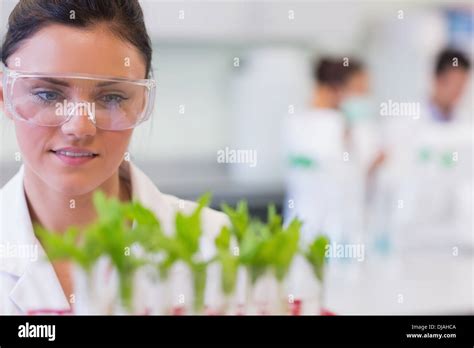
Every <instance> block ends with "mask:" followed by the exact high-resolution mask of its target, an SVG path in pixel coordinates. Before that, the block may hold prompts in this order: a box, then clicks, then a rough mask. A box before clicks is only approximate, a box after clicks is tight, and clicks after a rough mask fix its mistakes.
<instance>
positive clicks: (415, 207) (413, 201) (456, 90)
mask: <svg viewBox="0 0 474 348" xmlns="http://www.w3.org/2000/svg"><path fill="white" fill-rule="evenodd" d="M470 66H471V63H470V61H469V59H468V57H467V56H466V55H465V54H464V53H463V52H461V51H459V50H455V49H451V48H448V49H444V50H442V51H441V52H440V53H439V54H438V55H437V57H436V59H435V62H434V76H433V77H434V78H433V82H432V86H431V91H430V94H429V97H428V98H427V99H428V100H427V102H425V103H424V104H423V103H422V105H421V107H420V115H419V116H420V117H419V120H414V121H412V122H411V124H412V127H411V128H412V129H411V133H406V132H405V137H406V140H405V141H404V143H405V144H404V146H403V148H401V149H400V152H401V151H403V158H404V159H405V161H406V163H407V165H406V167H405V169H404V172H403V174H401V175H400V177H399V183H398V191H397V193H396V194H397V197H398V198H397V199H398V200H399V202H402V204H403V209H397V210H396V212H395V214H394V217H395V218H394V224H395V230H396V239H395V243H396V246H397V247H398V248H400V249H404V250H406V249H407V248H408V249H411V248H415V249H416V248H449V247H453V246H457V247H458V246H460V245H463V244H466V243H467V244H470V245H471V246H472V245H473V240H472V232H471V230H470V227H469V228H466V227H467V226H470V225H471V224H472V223H471V214H472V213H471V212H472V210H471V209H472V203H470V202H471V198H470V192H472V130H471V123H470V122H471V120H470V119H462V118H461V117H459V116H460V115H458V114H457V113H458V112H459V111H461V110H460V109H459V108H458V107H459V105H460V103H459V102H460V100H461V97H462V96H463V94H464V91H465V89H466V87H467V83H468V80H469V70H470ZM408 134H411V135H408ZM398 168H401V164H398ZM398 171H399V173H401V170H400V169H398ZM427 203H429V204H427Z"/></svg>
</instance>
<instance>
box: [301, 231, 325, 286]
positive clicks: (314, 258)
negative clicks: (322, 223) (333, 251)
mask: <svg viewBox="0 0 474 348" xmlns="http://www.w3.org/2000/svg"><path fill="white" fill-rule="evenodd" d="M328 245H329V239H328V238H327V237H326V236H318V237H316V238H315V240H314V241H313V242H312V243H311V244H310V246H309V248H308V250H307V251H306V253H305V257H306V259H307V260H308V262H309V263H310V264H311V266H312V268H313V272H314V274H315V275H316V278H318V279H319V281H321V282H322V281H323V280H324V265H325V260H326V248H327V246H328Z"/></svg>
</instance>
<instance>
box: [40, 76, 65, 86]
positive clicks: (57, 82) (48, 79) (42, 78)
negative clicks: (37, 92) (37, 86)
mask: <svg viewBox="0 0 474 348" xmlns="http://www.w3.org/2000/svg"><path fill="white" fill-rule="evenodd" d="M37 79H38V80H41V81H46V82H49V83H52V84H55V85H60V86H65V87H69V83H67V82H66V81H63V80H59V79H55V78H52V77H38V78H37Z"/></svg>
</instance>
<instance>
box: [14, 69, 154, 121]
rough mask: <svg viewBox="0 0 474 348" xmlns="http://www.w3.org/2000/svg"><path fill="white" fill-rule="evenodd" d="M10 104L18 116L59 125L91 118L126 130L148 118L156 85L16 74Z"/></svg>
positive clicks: (112, 80)
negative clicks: (73, 120) (77, 119)
mask: <svg viewBox="0 0 474 348" xmlns="http://www.w3.org/2000/svg"><path fill="white" fill-rule="evenodd" d="M7 89H8V92H7V93H8V96H7V98H8V106H9V108H10V110H11V111H12V112H13V113H14V114H15V115H16V116H17V117H19V118H21V119H23V120H26V121H28V122H31V123H34V124H37V125H40V126H59V125H61V124H63V123H65V122H66V121H67V120H68V119H70V118H71V117H73V116H78V117H88V118H89V119H90V120H91V121H92V122H94V123H95V126H96V127H98V128H101V129H105V130H123V129H128V128H132V127H134V126H136V125H137V124H138V123H140V122H141V121H143V120H145V119H146V118H148V114H149V113H150V112H151V104H152V102H153V89H154V87H153V86H149V85H147V84H145V83H137V82H133V81H126V80H120V79H115V80H114V79H98V78H81V77H59V78H58V77H46V76H41V75H39V76H33V75H32V76H29V75H27V76H22V75H21V74H20V75H19V76H14V77H12V78H11V79H10V81H8V83H7Z"/></svg>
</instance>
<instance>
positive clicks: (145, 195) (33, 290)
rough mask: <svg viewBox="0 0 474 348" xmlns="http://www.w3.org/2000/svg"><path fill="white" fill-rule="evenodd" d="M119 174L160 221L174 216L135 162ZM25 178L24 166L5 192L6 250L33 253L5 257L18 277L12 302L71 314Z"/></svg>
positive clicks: (0, 201) (1, 233)
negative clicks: (36, 226) (39, 234)
mask: <svg viewBox="0 0 474 348" xmlns="http://www.w3.org/2000/svg"><path fill="white" fill-rule="evenodd" d="M119 175H120V176H121V177H123V178H125V179H126V180H128V181H129V183H130V186H131V191H132V198H133V199H134V200H138V201H140V203H142V204H143V205H144V206H145V207H147V208H149V209H152V210H153V211H154V212H155V214H157V216H158V217H159V218H160V219H161V218H164V217H165V216H167V214H169V213H170V210H171V209H172V207H171V206H170V205H169V204H166V202H165V200H164V197H163V195H162V194H161V193H160V192H159V190H158V189H157V187H156V186H155V185H154V184H153V182H152V181H151V180H150V179H149V178H148V177H147V176H146V175H145V174H144V173H143V172H142V171H141V170H139V169H138V168H137V167H136V166H134V165H133V164H132V163H130V162H127V161H124V162H123V163H122V164H121V166H120V168H119ZM23 178H24V166H23V165H22V166H21V168H20V170H19V171H18V173H17V174H16V175H15V176H14V177H13V178H12V179H11V180H10V181H9V182H8V183H7V184H6V185H5V186H4V187H3V188H2V190H1V195H0V214H2V215H1V229H0V244H1V245H2V246H3V247H4V248H5V249H6V248H12V247H15V246H16V247H17V248H18V249H19V248H20V247H22V248H23V249H24V250H30V251H33V252H30V253H24V252H23V253H18V255H16V257H3V256H4V255H2V262H1V264H0V271H3V272H7V273H9V274H11V275H12V276H14V277H17V278H18V279H17V282H16V284H15V286H14V287H13V289H12V291H11V292H10V299H11V300H12V301H13V302H14V303H15V304H16V305H17V306H18V308H19V309H20V310H21V311H22V312H23V313H31V312H35V311H36V312H41V311H44V310H47V311H58V312H64V311H66V312H67V311H69V310H70V308H71V307H70V304H69V302H68V300H67V299H66V296H65V294H64V292H63V290H62V288H61V285H60V282H59V279H58V278H57V276H56V273H55V271H54V268H53V266H52V264H51V263H50V262H49V260H48V259H47V256H46V253H45V251H44V249H43V248H42V246H41V244H40V243H39V241H38V240H37V238H36V236H35V234H34V230H33V226H32V223H31V217H30V214H29V210H28V206H27V201H26V196H25V192H24V186H23ZM164 227H165V226H164ZM165 228H166V227H165ZM18 249H17V250H18ZM4 251H5V250H4Z"/></svg>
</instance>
